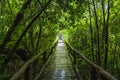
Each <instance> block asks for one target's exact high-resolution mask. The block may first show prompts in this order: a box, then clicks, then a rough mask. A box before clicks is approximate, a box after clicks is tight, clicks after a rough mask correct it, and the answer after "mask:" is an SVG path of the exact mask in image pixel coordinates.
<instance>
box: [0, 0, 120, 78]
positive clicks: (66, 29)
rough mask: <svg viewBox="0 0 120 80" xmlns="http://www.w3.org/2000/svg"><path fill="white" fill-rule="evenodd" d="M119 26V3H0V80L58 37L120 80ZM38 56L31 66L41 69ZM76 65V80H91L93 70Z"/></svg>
mask: <svg viewBox="0 0 120 80" xmlns="http://www.w3.org/2000/svg"><path fill="white" fill-rule="evenodd" d="M119 22H120V0H0V80H7V79H9V78H10V77H11V76H12V75H14V73H15V72H17V71H18V70H19V69H20V68H21V67H22V66H23V64H24V63H25V62H26V61H27V60H28V59H30V58H32V57H33V56H34V55H36V54H38V53H40V52H42V51H44V50H46V49H47V48H49V47H50V46H51V45H52V44H53V43H54V42H55V41H56V40H57V38H58V34H59V33H62V34H63V36H64V39H65V40H66V41H67V42H69V43H70V44H71V45H72V46H73V47H74V48H75V49H76V50H78V51H80V52H81V53H83V54H84V55H85V56H86V57H87V58H88V59H90V60H91V61H93V62H94V63H95V64H97V65H99V66H101V67H103V68H104V69H105V70H106V71H108V72H109V73H111V74H112V75H113V76H115V77H116V78H117V79H118V80H120V74H119V73H120V28H119V25H120V23H119ZM48 52H50V51H48ZM41 57H42V56H40V57H39V59H37V61H36V63H34V64H37V65H40V66H42V60H41ZM77 61H78V62H79V63H78V66H79V72H80V73H79V74H80V75H81V78H82V79H83V80H90V79H91V80H93V79H94V78H93V76H94V75H95V72H96V71H94V69H91V68H90V67H91V66H90V65H89V64H87V63H86V62H85V61H83V60H82V59H81V58H80V57H77ZM32 67H35V66H34V65H33V66H32ZM34 72H35V71H34ZM1 73H2V74H1ZM31 73H32V72H31ZM94 77H95V78H96V79H101V78H100V76H98V75H95V76H94ZM32 78H33V77H31V79H32Z"/></svg>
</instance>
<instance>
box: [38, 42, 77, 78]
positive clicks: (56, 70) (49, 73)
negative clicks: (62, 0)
mask: <svg viewBox="0 0 120 80" xmlns="http://www.w3.org/2000/svg"><path fill="white" fill-rule="evenodd" d="M41 79H42V80H77V78H76V75H75V72H74V70H73V69H72V64H71V62H70V59H69V57H68V53H67V50H66V47H65V45H64V43H63V42H62V41H59V42H58V46H57V49H56V54H54V56H53V57H52V60H51V61H50V63H49V64H48V67H47V69H46V70H45V71H44V73H43V76H42V77H41ZM41 79H40V80H41Z"/></svg>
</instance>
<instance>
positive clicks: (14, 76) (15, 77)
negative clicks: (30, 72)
mask: <svg viewBox="0 0 120 80" xmlns="http://www.w3.org/2000/svg"><path fill="white" fill-rule="evenodd" d="M56 43H57V41H56V42H55V43H54V44H53V45H52V46H51V47H49V48H48V49H46V50H44V51H42V52H41V53H38V54H36V55H35V56H33V57H32V58H31V59H29V60H28V61H27V62H26V63H25V64H24V65H23V66H22V67H21V68H20V69H19V71H18V72H16V73H15V74H14V75H13V76H12V77H11V78H10V80H18V78H19V77H20V76H21V75H22V74H23V73H24V72H25V71H26V69H27V68H28V67H29V66H30V65H31V63H33V62H34V61H35V60H36V59H38V57H39V56H40V55H41V54H44V53H45V52H46V51H47V50H49V49H51V48H53V47H55V46H56Z"/></svg>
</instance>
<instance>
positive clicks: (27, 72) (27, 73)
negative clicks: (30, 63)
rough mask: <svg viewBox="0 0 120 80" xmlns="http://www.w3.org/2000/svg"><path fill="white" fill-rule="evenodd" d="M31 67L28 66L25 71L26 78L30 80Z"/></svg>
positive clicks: (25, 79)
mask: <svg viewBox="0 0 120 80" xmlns="http://www.w3.org/2000/svg"><path fill="white" fill-rule="evenodd" d="M29 70H30V67H28V68H27V69H26V71H25V73H24V80H30V75H29V74H30V71H29Z"/></svg>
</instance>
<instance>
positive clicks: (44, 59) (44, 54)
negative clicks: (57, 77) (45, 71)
mask: <svg viewBox="0 0 120 80" xmlns="http://www.w3.org/2000/svg"><path fill="white" fill-rule="evenodd" d="M46 53H47V51H45V52H44V53H43V64H45V62H46Z"/></svg>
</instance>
